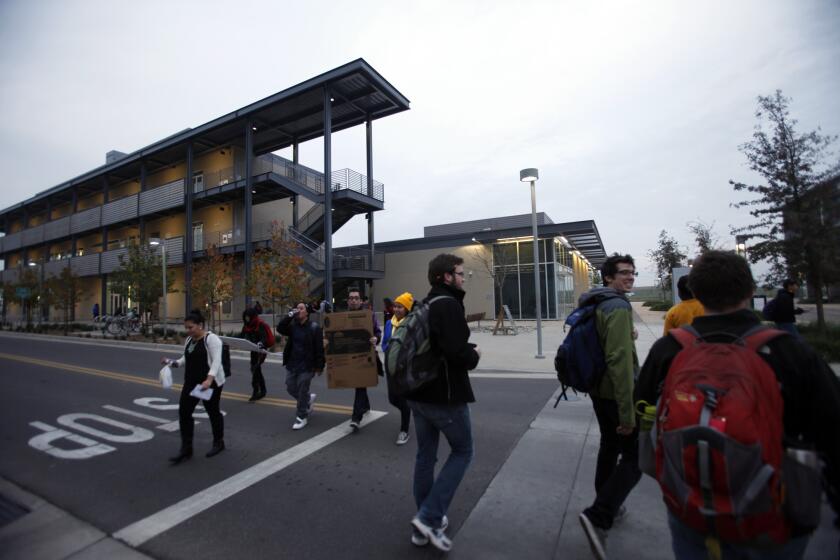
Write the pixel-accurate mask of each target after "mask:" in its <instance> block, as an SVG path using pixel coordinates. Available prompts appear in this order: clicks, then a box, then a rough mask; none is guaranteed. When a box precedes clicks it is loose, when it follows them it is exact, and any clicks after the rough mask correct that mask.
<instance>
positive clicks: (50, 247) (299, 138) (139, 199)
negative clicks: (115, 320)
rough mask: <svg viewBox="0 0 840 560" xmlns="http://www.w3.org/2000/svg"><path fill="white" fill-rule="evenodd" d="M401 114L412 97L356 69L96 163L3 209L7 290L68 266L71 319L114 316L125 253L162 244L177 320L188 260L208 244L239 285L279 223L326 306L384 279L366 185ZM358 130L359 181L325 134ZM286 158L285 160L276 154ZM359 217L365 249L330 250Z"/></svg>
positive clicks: (236, 304) (231, 306)
mask: <svg viewBox="0 0 840 560" xmlns="http://www.w3.org/2000/svg"><path fill="white" fill-rule="evenodd" d="M408 109H409V101H408V99H406V98H405V97H404V96H403V95H402V94H401V93H400V92H399V91H397V89H396V88H394V87H393V86H392V85H391V84H389V83H388V82H387V81H386V80H385V79H384V78H383V77H382V76H381V75H380V74H379V73H378V72H376V70H374V69H373V68H372V67H371V66H370V65H369V64H368V63H367V62H365V61H364V60H362V59H358V60H355V61H353V62H351V63H349V64H346V65H344V66H341V67H339V68H336V69H334V70H331V71H329V72H326V73H324V74H322V75H320V76H317V77H315V78H312V79H310V80H308V81H306V82H303V83H300V84H298V85H295V86H293V87H290V88H289V89H286V90H284V91H281V92H279V93H276V94H274V95H272V96H270V97H267V98H265V99H263V100H261V101H257V102H256V103H252V104H251V105H248V106H246V107H243V108H241V109H238V110H236V111H233V112H231V113H229V114H227V115H224V116H222V117H219V118H217V119H215V120H213V121H210V122H208V123H206V124H204V125H202V126H199V127H197V128H192V129H187V130H184V131H182V132H178V133H176V134H173V135H172V136H169V137H167V138H164V139H162V140H160V141H158V142H155V143H154V144H152V145H150V146H147V147H145V148H142V149H140V150H137V151H135V152H133V153H130V154H123V153H120V152H109V153H108V154H107V158H106V164H105V165H103V166H102V167H99V168H97V169H94V170H92V171H90V172H88V173H85V174H83V175H81V176H79V177H76V178H74V179H71V180H69V181H67V182H65V183H62V184H60V185H58V186H55V187H53V188H51V189H48V190H45V191H43V192H41V193H39V194H37V195H35V196H33V197H31V198H29V199H27V200H24V201H23V202H20V203H19V204H15V205H13V206H11V207H8V208H6V209H4V210H2V211H0V232H2V233H4V234H5V235H4V236H2V237H0V259H2V264H3V270H2V281H3V282H4V283H12V284H13V283H15V282H17V281H18V279H19V278H20V276H21V274H22V272H23V270H24V269H27V270H32V271H34V272H35V273H36V275H38V277H39V278H41V279H44V278H46V277H48V276H50V275H56V274H59V273H60V272H61V270H62V269H63V268H64V267H68V266H69V267H70V268H71V269H72V270H73V271H74V272H75V273H76V274H77V275H78V276H80V277H82V278H83V282H84V285H85V292H86V297H85V298H83V300H82V301H80V302H79V303H78V304H77V308H76V314H77V316H81V317H85V318H87V317H88V316H89V311H88V310H90V309H91V308H92V306H93V304H94V303H99V304H100V308H101V311H102V312H103V313H112V312H114V311H115V310H116V309H117V308H120V307H122V308H125V307H126V306H128V305H130V303H131V302H130V301H124V300H123V298H122V296H119V295H117V294H114V293H112V290H111V288H110V283H109V275H111V274H112V273H113V272H114V271H115V270H117V269H118V267H119V266H120V256H121V255H125V254H126V253H127V252H128V247H129V245H131V244H133V243H141V244H148V243H149V242H150V240H152V239H161V240H164V244H165V247H166V254H167V264H168V267H169V269H168V274H169V275H172V276H173V277H174V279H175V286H174V288H175V290H177V291H176V292H174V293H170V294H168V296H167V303H168V309H169V310H170V312H169V313H170V315H171V316H172V317H173V318H174V317H178V316H183V314H184V312H185V311H186V310H189V309H190V308H191V307H192V305H193V302H192V301H191V297H190V292H189V290H187V289H186V286H188V285H189V284H190V280H191V277H192V267H193V263H195V262H196V261H198V260H199V259H202V258H205V257H206V255H207V250H208V248H209V247H210V246H211V245H215V246H217V247H218V248H219V249H220V250H221V251H222V252H225V253H232V254H235V255H236V258H237V262H238V266H240V267H241V270H242V274H243V276H244V277H246V278H247V275H248V274H249V271H250V264H251V258H252V255H253V252H254V250H255V249H256V248H257V247H259V246H261V245H262V244H265V243H266V241H267V239H268V238H269V236H270V228H271V223H272V222H275V221H276V222H278V223H283V224H284V225H285V226H287V227H288V228H289V234H290V236H291V237H292V238H293V239H295V240H296V242H297V244H298V248H299V251H300V254H302V255H303V256H304V262H305V266H306V268H307V269H308V271H309V272H311V273H312V274H313V276H314V277H316V278H318V280H317V281H316V282H315V283H314V285H312V286H311V288H312V290H313V293H317V294H319V295H321V296H322V297H325V298H326V299H327V300H331V299H332V291H333V286H334V284H335V283H336V282H338V281H339V279H345V278H350V279H353V280H354V281H356V280H359V279H363V280H371V279H375V278H380V277H382V275H383V271H384V258H383V256H382V255H381V254H379V253H377V252H376V251H375V249H374V212H376V211H379V210H382V209H383V208H384V187H383V185H382V183H379V182H377V181H375V180H373V169H374V166H373V148H372V124H373V121H374V120H376V119H379V118H382V117H386V116H389V115H392V114H395V113H398V112H401V111H405V110H408ZM358 125H364V126H365V128H366V136H365V137H366V150H365V153H366V162H367V165H366V169H365V170H364V173H360V172H358V171H354V170H351V169H342V170H338V171H336V170H333V169H332V143H331V134H332V133H333V132H337V131H341V130H344V129H347V128H350V127H354V126H358ZM318 138H320V139H322V140H323V154H324V157H323V168H322V169H321V170H316V169H311V168H309V167H306V166H304V165H301V164H300V163H299V157H298V156H299V146H300V144H302V143H304V142H307V141H310V140H313V139H318ZM288 148H290V149H291V154H292V155H291V158H290V159H288V158H283V157H280V156H279V155H277V154H276V152H278V151H280V150H284V149H288ZM287 151H288V150H287ZM357 214H365V215H366V217H367V226H368V244H367V245H366V246H365V247H364V248H354V249H344V250H341V249H334V248H333V246H332V234H333V232H334V231H335V230H337V229H338V228H340V227H341V226H342V225H343V224H345V223H346V222H347V221H348V220H350V219H351V218H352V217H353V216H355V215H357ZM325 216H329V217H330V218H331V219H326V220H325V219H324V217H325ZM246 303H247V302H246V297H245V296H244V295H243V296H242V297H238V298H236V299H234V301H231V302H227V303H226V304H225V305H224V306H223V318H233V317H236V316H238V314H239V313H240V312H241V310H242V309H243V308H244V306H245V305H246ZM7 311H8V312H9V313H10V314H11V315H12V316H14V315H15V313H19V312H20V310H19V309H15V306H11V308H9V309H8V310H7Z"/></svg>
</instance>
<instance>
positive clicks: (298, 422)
mask: <svg viewBox="0 0 840 560" xmlns="http://www.w3.org/2000/svg"><path fill="white" fill-rule="evenodd" d="M308 423H309V418H301V417H300V416H297V417H295V423H294V424H292V429H293V430H300V429H301V428H303V427H304V426H306V425H307V424H308Z"/></svg>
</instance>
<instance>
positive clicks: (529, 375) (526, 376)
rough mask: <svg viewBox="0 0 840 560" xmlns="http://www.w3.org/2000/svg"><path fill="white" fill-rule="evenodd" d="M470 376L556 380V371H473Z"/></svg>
mask: <svg viewBox="0 0 840 560" xmlns="http://www.w3.org/2000/svg"><path fill="white" fill-rule="evenodd" d="M470 377H471V378H473V377H475V378H481V379H553V380H555V381H557V374H556V373H474V372H470Z"/></svg>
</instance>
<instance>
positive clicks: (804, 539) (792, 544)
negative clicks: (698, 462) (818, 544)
mask: <svg viewBox="0 0 840 560" xmlns="http://www.w3.org/2000/svg"><path fill="white" fill-rule="evenodd" d="M668 528H669V529H671V548H673V550H674V556H675V557H676V558H679V559H680V560H708V559H709V558H710V556H709V553H708V551H707V550H706V545H705V539H706V536H705V535H702V534H700V533H698V532H697V531H695V530H694V529H692V528H691V527H688V526H686V525H685V524H684V523H682V522H681V521H680V520H678V519H677V518H676V517H674V516H673V514H671V513H670V512H669V513H668ZM809 538H810V535H803V536H801V537H796V538H793V539H790V540H789V541H788V542H787V543H785V544H784V545H783V546H781V547H779V548H775V549H771V550H765V549H758V548H752V547H748V546H738V545H734V544H727V543H725V542H721V543H720V553H721V554H720V560H797V559H799V558H802V557H803V556H804V555H805V549H806V548H808V539H809Z"/></svg>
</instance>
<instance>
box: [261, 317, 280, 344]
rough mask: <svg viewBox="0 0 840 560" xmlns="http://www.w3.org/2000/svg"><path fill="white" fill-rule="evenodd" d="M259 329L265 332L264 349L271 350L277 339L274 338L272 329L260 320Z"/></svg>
mask: <svg viewBox="0 0 840 560" xmlns="http://www.w3.org/2000/svg"><path fill="white" fill-rule="evenodd" d="M260 327H261V328H263V329H264V330H265V349H266V350H271V348H272V347H273V346H274V345H275V344H276V343H277V339H275V338H274V331H273V330H272V328H271V327H270V326H269V325H268V323H266V322H265V321H263V320H262V319H260Z"/></svg>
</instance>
